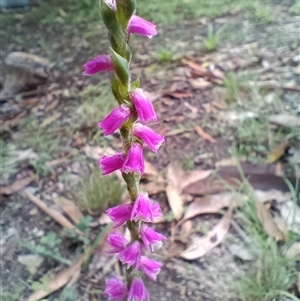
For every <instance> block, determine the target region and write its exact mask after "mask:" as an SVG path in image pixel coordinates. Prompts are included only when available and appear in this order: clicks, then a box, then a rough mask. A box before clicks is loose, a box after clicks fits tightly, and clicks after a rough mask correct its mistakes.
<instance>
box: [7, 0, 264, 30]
mask: <svg viewBox="0 0 300 301" xmlns="http://www.w3.org/2000/svg"><path fill="white" fill-rule="evenodd" d="M249 3H250V2H249V1H247V0H222V1H220V0H209V1H207V0H183V1H182V0H172V1H161V0H152V1H148V0H138V1H137V14H139V15H140V16H142V17H143V18H146V19H148V20H150V21H153V22H155V23H158V24H161V25H166V24H174V23H176V22H178V21H179V20H182V19H191V18H196V17H203V16H207V17H217V16H221V15H223V14H225V13H228V12H230V11H232V10H233V9H234V8H236V7H237V6H240V7H244V8H247V9H249V8H250V9H251V10H252V11H253V12H254V14H255V15H257V18H259V19H261V20H269V17H270V16H269V10H270V9H269V7H268V6H267V5H262V4H260V3H261V2H255V3H258V4H257V6H258V7H259V8H256V6H254V5H253V4H249ZM98 20H100V12H99V2H98V0H81V1H78V0H64V1H61V0H51V1H50V0H49V1H46V0H42V1H40V2H39V5H38V6H36V7H33V8H32V9H31V11H29V12H27V13H24V18H23V20H22V22H25V23H30V24H32V25H36V24H37V22H39V23H40V24H41V25H45V26H48V25H49V24H56V25H57V26H61V25H62V24H71V25H76V26H78V27H86V25H87V24H90V23H93V22H95V21H98ZM15 21H16V19H15V18H14V16H12V15H11V16H7V15H4V16H3V18H2V23H3V24H7V23H11V24H13V23H14V22H15Z"/></svg>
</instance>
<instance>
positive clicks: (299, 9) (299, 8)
mask: <svg viewBox="0 0 300 301" xmlns="http://www.w3.org/2000/svg"><path fill="white" fill-rule="evenodd" d="M290 12H292V13H294V14H295V15H297V16H299V15H300V0H296V2H295V3H294V5H293V6H292V7H291V8H290Z"/></svg>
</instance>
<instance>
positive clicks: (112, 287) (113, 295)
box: [104, 277, 128, 301]
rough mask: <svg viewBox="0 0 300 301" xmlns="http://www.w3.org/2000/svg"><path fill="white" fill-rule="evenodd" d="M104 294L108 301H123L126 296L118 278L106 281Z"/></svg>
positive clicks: (126, 293)
mask: <svg viewBox="0 0 300 301" xmlns="http://www.w3.org/2000/svg"><path fill="white" fill-rule="evenodd" d="M104 294H105V295H107V296H108V298H109V300H114V301H123V300H124V298H125V297H126V296H127V295H128V291H127V287H126V285H125V284H124V282H123V281H122V280H121V278H119V277H113V278H110V279H108V280H107V281H106V289H105V291H104Z"/></svg>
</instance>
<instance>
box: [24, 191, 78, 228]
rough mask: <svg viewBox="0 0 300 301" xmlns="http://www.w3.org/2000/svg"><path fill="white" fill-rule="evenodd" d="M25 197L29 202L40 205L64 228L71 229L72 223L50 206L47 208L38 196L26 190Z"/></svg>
mask: <svg viewBox="0 0 300 301" xmlns="http://www.w3.org/2000/svg"><path fill="white" fill-rule="evenodd" d="M26 195H27V197H28V198H29V200H30V201H31V202H33V203H34V204H35V205H37V206H38V207H40V208H41V209H42V210H43V211H44V212H45V213H47V214H48V215H49V216H51V217H52V218H53V219H54V220H55V221H57V222H58V223H59V224H60V225H62V226H63V227H65V228H68V229H73V228H74V225H73V224H72V223H71V222H70V221H69V220H68V219H67V218H65V217H64V216H63V215H62V214H61V213H60V212H58V211H56V210H53V209H51V208H48V207H47V205H46V204H45V203H44V202H43V201H42V200H40V199H39V198H38V197H36V196H34V195H33V194H32V193H30V192H28V191H27V192H26Z"/></svg>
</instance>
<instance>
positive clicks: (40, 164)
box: [29, 152, 52, 177]
mask: <svg viewBox="0 0 300 301" xmlns="http://www.w3.org/2000/svg"><path fill="white" fill-rule="evenodd" d="M51 159H52V158H51V156H50V155H49V154H48V153H45V152H41V153H40V154H39V157H38V159H31V160H29V163H30V164H31V165H32V167H33V168H34V170H35V172H36V174H37V175H38V176H39V177H46V176H48V175H49V174H50V172H51V168H50V167H48V166H47V165H46V162H47V161H50V160H51Z"/></svg>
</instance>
